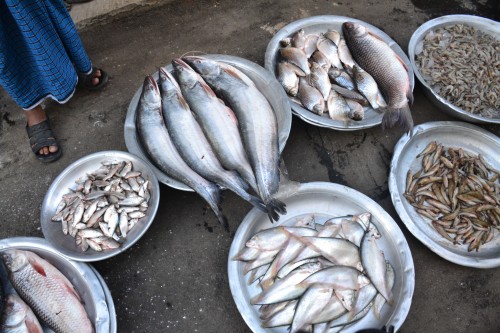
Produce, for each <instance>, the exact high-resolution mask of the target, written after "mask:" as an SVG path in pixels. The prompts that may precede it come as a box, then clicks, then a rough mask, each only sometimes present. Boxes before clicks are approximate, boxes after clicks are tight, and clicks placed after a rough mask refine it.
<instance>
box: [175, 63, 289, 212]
mask: <svg viewBox="0 0 500 333" xmlns="http://www.w3.org/2000/svg"><path fill="white" fill-rule="evenodd" d="M183 60H184V61H186V62H187V63H188V64H189V65H190V66H191V67H192V68H193V69H194V70H195V71H197V72H198V73H199V74H200V75H201V76H202V77H203V79H204V80H205V82H206V83H207V84H208V85H209V86H210V87H211V88H212V89H213V90H214V91H215V92H216V93H217V94H218V95H219V96H221V97H222V98H223V99H224V100H225V101H226V102H227V103H228V105H229V106H230V107H231V109H232V110H233V111H234V113H235V115H236V117H237V118H238V122H239V127H240V132H241V135H242V139H243V145H244V147H245V150H246V152H247V154H248V158H249V161H250V165H251V166H252V169H253V171H254V175H255V178H256V181H257V186H258V189H259V191H258V193H259V196H260V197H261V198H262V200H263V201H264V203H265V204H266V208H267V214H268V216H269V218H270V219H271V221H272V220H276V221H277V220H278V219H279V215H278V213H279V214H286V209H285V204H284V203H283V202H281V201H279V200H277V199H275V198H273V195H274V194H276V193H277V192H278V188H279V182H280V175H279V160H280V152H279V142H278V124H277V121H276V116H275V114H274V112H273V109H272V107H271V105H269V102H268V101H267V99H266V98H265V96H264V95H262V93H261V92H260V91H259V90H258V89H257V87H255V84H254V83H253V81H252V80H250V78H248V77H247V76H246V75H245V74H243V73H242V72H240V71H239V70H237V69H236V68H234V67H233V66H230V65H227V64H224V63H222V62H217V61H214V60H210V59H206V58H202V57H185V58H183Z"/></svg>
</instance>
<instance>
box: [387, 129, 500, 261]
mask: <svg viewBox="0 0 500 333" xmlns="http://www.w3.org/2000/svg"><path fill="white" fill-rule="evenodd" d="M432 141H437V142H439V143H441V144H443V145H445V146H448V147H456V148H463V149H464V150H465V151H467V152H470V153H474V154H476V155H477V154H481V155H483V156H484V158H485V160H486V161H487V162H488V163H489V164H490V165H492V166H493V167H494V168H496V169H500V159H499V158H498V157H499V152H500V139H499V138H498V137H497V136H496V135H494V134H492V133H490V132H488V131H486V130H484V129H482V128H479V127H477V126H474V125H471V124H467V123H462V122H453V121H437V122H429V123H425V124H421V125H418V126H416V127H415V128H414V129H413V136H412V137H411V138H410V137H409V136H408V135H407V134H405V135H404V136H403V137H401V139H400V140H399V141H398V143H397V144H396V147H395V148H394V154H393V157H392V161H391V171H390V174H389V191H390V192H391V198H392V203H393V204H394V207H395V208H396V211H397V213H398V215H399V217H400V218H401V220H402V221H403V223H404V224H405V225H406V227H407V228H408V230H410V232H411V233H412V234H413V236H415V237H416V238H418V239H419V240H420V241H421V242H422V243H424V245H426V246H427V247H428V248H429V249H431V250H432V251H433V252H435V253H436V254H437V255H439V256H441V257H443V258H444V259H446V260H448V261H451V262H453V263H455V264H458V265H462V266H469V267H476V268H493V267H498V266H500V237H496V238H495V239H494V240H493V241H491V242H490V243H487V244H485V245H483V246H481V249H480V251H479V252H475V251H474V252H467V247H466V246H464V245H453V244H452V243H450V242H449V241H447V240H445V239H443V237H442V236H441V235H439V234H438V233H437V231H435V230H434V228H433V227H432V226H431V225H430V223H429V220H428V219H426V218H424V217H422V216H420V214H418V213H417V212H416V211H415V209H414V208H413V206H411V205H410V204H409V203H408V202H407V201H406V199H405V198H404V196H403V194H404V192H405V188H406V174H407V172H408V169H411V170H412V171H413V172H416V171H417V170H419V169H420V168H421V165H422V164H421V163H422V162H421V159H416V156H417V155H418V153H420V152H421V151H422V150H423V149H424V148H425V147H426V146H427V145H428V144H429V143H430V142H432Z"/></svg>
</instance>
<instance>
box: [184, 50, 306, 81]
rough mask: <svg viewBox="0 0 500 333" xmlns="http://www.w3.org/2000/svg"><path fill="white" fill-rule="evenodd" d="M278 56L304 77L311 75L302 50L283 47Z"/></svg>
mask: <svg viewBox="0 0 500 333" xmlns="http://www.w3.org/2000/svg"><path fill="white" fill-rule="evenodd" d="M280 54H281V57H282V58H283V59H285V60H286V61H288V62H289V63H292V64H294V65H295V66H297V67H298V68H300V69H301V70H302V71H303V72H304V74H305V75H309V74H310V73H311V72H310V70H309V64H308V62H307V55H306V53H305V52H304V51H303V50H302V49H299V48H296V47H285V48H281V49H280ZM186 58H187V57H186Z"/></svg>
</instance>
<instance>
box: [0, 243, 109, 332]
mask: <svg viewBox="0 0 500 333" xmlns="http://www.w3.org/2000/svg"><path fill="white" fill-rule="evenodd" d="M9 249H17V250H28V251H32V252H35V253H36V254H38V255H39V256H40V257H42V258H43V259H45V260H47V261H48V262H49V263H51V264H52V265H54V266H55V267H56V268H57V269H58V270H59V271H60V272H61V273H62V274H64V276H66V278H68V280H69V281H70V282H71V284H73V286H74V287H75V289H76V290H77V291H78V294H79V295H80V297H81V299H82V303H83V306H84V308H85V310H86V312H87V314H88V316H89V319H90V321H91V322H92V324H94V328H95V330H96V333H116V329H115V330H112V329H111V328H112V327H113V325H114V327H116V313H115V310H114V304H113V300H112V299H111V298H107V297H106V295H105V292H104V290H103V288H106V289H107V286H106V284H105V283H104V284H103V283H102V282H101V280H102V278H100V276H99V275H98V273H96V272H95V271H94V270H93V269H92V268H91V266H89V265H87V264H85V263H80V262H75V261H73V260H69V259H67V258H66V257H64V256H63V255H61V254H60V253H59V252H58V251H56V250H55V249H54V248H53V247H52V246H51V245H50V244H49V242H47V241H46V240H45V239H43V238H37V237H13V238H5V239H2V240H0V251H3V250H9ZM113 322H115V324H112V323H113ZM52 332H53V331H52V330H51V329H49V328H46V327H44V333H52Z"/></svg>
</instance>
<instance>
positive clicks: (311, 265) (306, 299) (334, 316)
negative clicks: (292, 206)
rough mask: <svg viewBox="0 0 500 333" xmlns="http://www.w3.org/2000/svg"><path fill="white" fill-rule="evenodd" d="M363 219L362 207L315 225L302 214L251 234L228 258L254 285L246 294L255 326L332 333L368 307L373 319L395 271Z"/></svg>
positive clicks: (366, 215)
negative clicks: (255, 289)
mask: <svg viewBox="0 0 500 333" xmlns="http://www.w3.org/2000/svg"><path fill="white" fill-rule="evenodd" d="M370 219H371V214H370V213H363V214H360V215H354V216H346V217H338V218H333V219H330V220H328V221H326V222H324V223H323V224H319V223H315V221H314V220H315V219H314V215H307V216H305V217H303V218H301V219H299V220H298V221H296V223H295V224H294V225H293V226H290V227H288V226H278V227H274V228H269V229H264V230H261V231H259V232H258V233H256V234H255V235H254V236H252V237H251V238H250V239H249V240H248V241H247V242H246V243H245V247H244V248H243V249H241V251H240V252H239V253H238V254H237V255H236V256H235V257H234V258H232V260H239V261H243V262H245V264H244V268H243V271H244V273H245V274H247V273H249V279H248V284H254V283H255V284H257V285H258V286H259V287H260V288H261V290H262V291H261V292H260V293H259V294H257V295H255V296H254V297H253V298H252V299H251V301H250V302H251V304H253V305H255V306H259V311H260V319H261V320H262V327H264V328H268V327H279V326H289V328H290V333H298V332H319V333H333V332H340V331H341V330H342V329H344V328H346V327H349V326H350V325H352V324H354V323H355V322H357V321H359V320H361V319H362V318H363V317H364V316H365V315H366V314H367V313H368V312H369V311H370V310H372V311H373V315H374V316H375V318H377V319H378V318H380V311H381V310H382V307H383V306H384V304H385V303H388V304H389V305H392V304H393V295H392V288H393V286H394V280H395V273H394V269H393V267H392V266H391V264H390V263H389V261H387V260H386V258H385V257H384V254H383V252H382V251H381V250H380V248H379V246H378V244H377V241H378V239H380V238H381V237H382V236H381V234H380V233H379V232H378V230H377V228H376V227H375V225H374V224H373V223H371V222H370Z"/></svg>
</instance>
